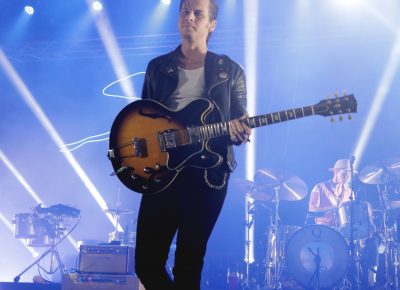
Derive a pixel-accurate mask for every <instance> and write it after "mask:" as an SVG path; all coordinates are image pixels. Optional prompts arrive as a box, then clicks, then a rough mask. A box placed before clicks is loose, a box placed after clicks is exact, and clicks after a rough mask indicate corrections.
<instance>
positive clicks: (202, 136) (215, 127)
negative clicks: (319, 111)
mask: <svg viewBox="0 0 400 290" xmlns="http://www.w3.org/2000/svg"><path fill="white" fill-rule="evenodd" d="M311 115H315V111H314V106H307V107H301V108H296V109H291V110H285V111H280V112H275V113H270V114H265V115H258V116H254V117H249V118H247V119H242V120H241V121H242V122H244V123H245V124H246V125H247V126H249V127H250V128H257V127H261V126H267V125H273V124H276V123H280V122H285V121H289V120H294V119H299V118H303V117H307V116H311ZM188 132H189V136H190V137H191V138H190V139H191V140H192V142H191V143H195V142H193V141H197V142H198V141H205V140H208V139H212V138H215V137H220V136H225V135H229V121H226V122H220V123H214V124H209V125H204V126H199V127H193V128H189V129H188Z"/></svg>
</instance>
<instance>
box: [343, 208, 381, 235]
mask: <svg viewBox="0 0 400 290" xmlns="http://www.w3.org/2000/svg"><path fill="white" fill-rule="evenodd" d="M350 210H351V209H350V202H345V203H343V204H341V205H340V206H339V208H338V223H339V224H338V226H339V231H340V232H341V234H342V235H343V236H344V237H345V238H347V239H350V216H351V212H350ZM353 213H354V215H353V221H354V222H353V225H354V227H353V238H354V239H356V240H359V239H366V238H369V237H371V235H372V233H373V232H374V231H375V226H374V223H373V221H372V218H373V215H372V206H371V204H370V203H368V202H353Z"/></svg>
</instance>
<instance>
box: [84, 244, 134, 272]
mask: <svg viewBox="0 0 400 290" xmlns="http://www.w3.org/2000/svg"><path fill="white" fill-rule="evenodd" d="M134 260H135V257H134V248H133V247H130V246H115V245H102V246H93V245H81V246H80V253H79V267H78V269H79V272H80V273H103V274H134V273H135V265H134Z"/></svg>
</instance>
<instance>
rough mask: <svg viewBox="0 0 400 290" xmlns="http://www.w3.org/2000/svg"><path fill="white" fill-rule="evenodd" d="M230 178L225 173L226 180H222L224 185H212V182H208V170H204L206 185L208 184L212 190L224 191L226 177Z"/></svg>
mask: <svg viewBox="0 0 400 290" xmlns="http://www.w3.org/2000/svg"><path fill="white" fill-rule="evenodd" d="M227 176H228V173H226V172H225V173H224V179H223V180H222V184H221V185H214V184H212V183H211V182H210V180H208V172H207V169H206V170H204V180H205V182H206V184H207V186H208V187H210V188H212V189H218V190H219V189H222V188H223V187H224V186H225V184H226V177H227Z"/></svg>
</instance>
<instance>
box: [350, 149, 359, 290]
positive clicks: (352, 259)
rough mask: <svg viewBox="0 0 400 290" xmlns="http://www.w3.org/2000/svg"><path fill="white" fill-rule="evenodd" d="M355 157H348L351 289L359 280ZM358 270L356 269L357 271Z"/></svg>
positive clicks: (354, 287)
mask: <svg viewBox="0 0 400 290" xmlns="http://www.w3.org/2000/svg"><path fill="white" fill-rule="evenodd" d="M354 160H355V157H353V156H352V157H351V158H350V180H351V193H350V240H349V250H350V269H349V272H350V273H349V276H350V284H351V289H352V290H354V289H358V288H359V287H358V286H359V281H357V278H356V276H357V275H356V257H355V254H356V253H355V245H354V201H355V195H354V189H353V185H354V168H353V164H354ZM357 272H358V271H357Z"/></svg>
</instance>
